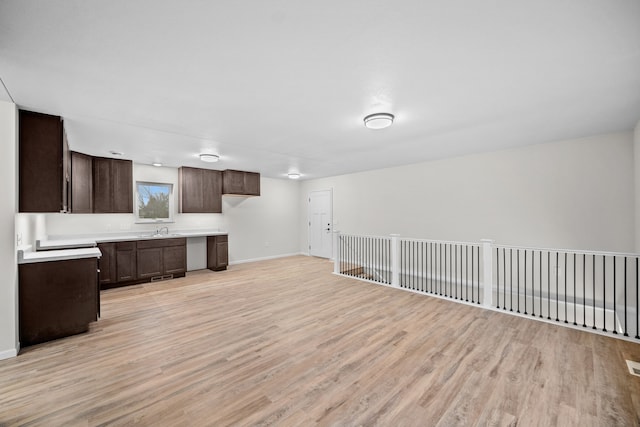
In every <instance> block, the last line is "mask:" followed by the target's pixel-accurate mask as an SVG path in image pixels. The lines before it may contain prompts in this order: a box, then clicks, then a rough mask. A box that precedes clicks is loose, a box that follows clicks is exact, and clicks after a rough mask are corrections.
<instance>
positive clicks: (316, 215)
mask: <svg viewBox="0 0 640 427" xmlns="http://www.w3.org/2000/svg"><path fill="white" fill-rule="evenodd" d="M331 199H332V191H331V190H321V191H312V192H310V193H309V209H308V216H309V255H311V256H317V257H321V258H331V256H332V251H333V246H332V242H333V240H332V239H333V219H332V217H333V214H332V200H331Z"/></svg>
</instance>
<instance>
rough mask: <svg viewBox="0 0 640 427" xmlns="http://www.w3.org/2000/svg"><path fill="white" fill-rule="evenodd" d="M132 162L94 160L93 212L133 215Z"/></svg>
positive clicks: (99, 158) (105, 159) (100, 158)
mask: <svg viewBox="0 0 640 427" xmlns="http://www.w3.org/2000/svg"><path fill="white" fill-rule="evenodd" d="M132 165H133V164H132V162H131V160H120V159H109V158H104V157H94V158H93V212H95V213H133V166H132Z"/></svg>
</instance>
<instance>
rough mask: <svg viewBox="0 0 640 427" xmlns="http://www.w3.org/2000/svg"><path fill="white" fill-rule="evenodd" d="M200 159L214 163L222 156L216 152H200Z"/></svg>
mask: <svg viewBox="0 0 640 427" xmlns="http://www.w3.org/2000/svg"><path fill="white" fill-rule="evenodd" d="M200 160H202V161H203V162H207V163H214V162H217V161H218V160H220V156H217V155H215V154H206V153H203V154H200Z"/></svg>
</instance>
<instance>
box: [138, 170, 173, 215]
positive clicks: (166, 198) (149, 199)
mask: <svg viewBox="0 0 640 427" xmlns="http://www.w3.org/2000/svg"><path fill="white" fill-rule="evenodd" d="M173 199H174V197H173V184H168V183H162V182H143V181H137V182H136V208H135V211H136V223H139V224H140V223H143V224H145V223H154V224H157V223H172V222H173V210H174V209H173V206H174V205H173V203H174V200H173Z"/></svg>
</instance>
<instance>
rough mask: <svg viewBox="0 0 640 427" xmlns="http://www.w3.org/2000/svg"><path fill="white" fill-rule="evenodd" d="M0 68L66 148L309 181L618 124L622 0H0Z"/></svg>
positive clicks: (639, 53) (639, 6)
mask: <svg viewBox="0 0 640 427" xmlns="http://www.w3.org/2000/svg"><path fill="white" fill-rule="evenodd" d="M0 77H1V78H2V80H3V81H4V84H5V85H6V87H7V88H8V90H9V93H10V96H11V97H12V98H13V100H15V102H16V103H17V104H18V105H19V106H20V107H21V108H26V109H31V110H35V111H41V112H47V113H52V114H58V115H61V116H63V117H64V118H65V125H66V128H67V133H68V136H69V141H70V145H71V148H72V149H73V150H77V151H81V152H86V153H89V154H94V155H102V156H109V150H116V151H122V152H124V153H125V154H124V157H126V158H130V159H133V160H134V161H137V162H140V163H151V162H153V161H161V162H163V163H164V164H166V165H169V166H179V165H190V166H200V167H213V168H215V169H227V168H230V169H244V170H252V171H259V172H261V173H262V174H263V175H265V176H269V177H284V176H285V175H286V173H287V172H289V171H299V172H301V173H302V174H303V178H307V179H309V178H318V177H324V176H332V175H338V174H344V173H349V172H355V171H362V170H368V169H377V168H383V167H390V166H396V165H402V164H409V163H416V162H420V161H425V160H430V159H437V158H444V157H450V156H457V155H462V154H466V153H474V152H481V151H490V150H496V149H502V148H508V147H516V146H521V145H525V144H532V143H540V142H546V141H554V140H561V139H568V138H574V137H581V136H588V135H594V134H600V133H608V132H615V131H621V130H629V129H631V128H633V126H634V124H635V123H636V122H637V121H638V119H640V1H638V0H615V1H612V0H565V1H557V0H532V1H513V0H494V1H490V2H486V1H485V2H478V1H473V0H466V1H463V0H431V1H426V0H405V1H393V2H391V1H388V0H387V1H378V0H350V1H336V0H324V1H321V2H310V1H299V0H271V1H231V0H228V1H205V0H202V1H195V0H192V1H177V0H176V1H168V0H162V1H159V0H144V1H130V0H110V1H97V0H92V1H88V0H73V1H71V0H64V1H63V0H59V1H55V2H53V1H41V0H0ZM0 89H2V88H0ZM0 92H3V90H0ZM2 96H3V99H4V98H6V94H3V95H2ZM373 112H390V113H393V114H395V115H396V122H395V123H394V125H393V126H392V127H391V128H388V129H385V130H381V131H373V130H369V129H366V128H365V127H364V126H363V122H362V119H363V117H364V116H365V115H367V114H370V113H373ZM204 151H211V152H213V153H217V154H219V155H220V156H221V161H220V162H219V163H217V164H214V165H213V166H211V164H204V163H202V162H200V161H199V160H198V159H197V154H198V153H200V152H204Z"/></svg>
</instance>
